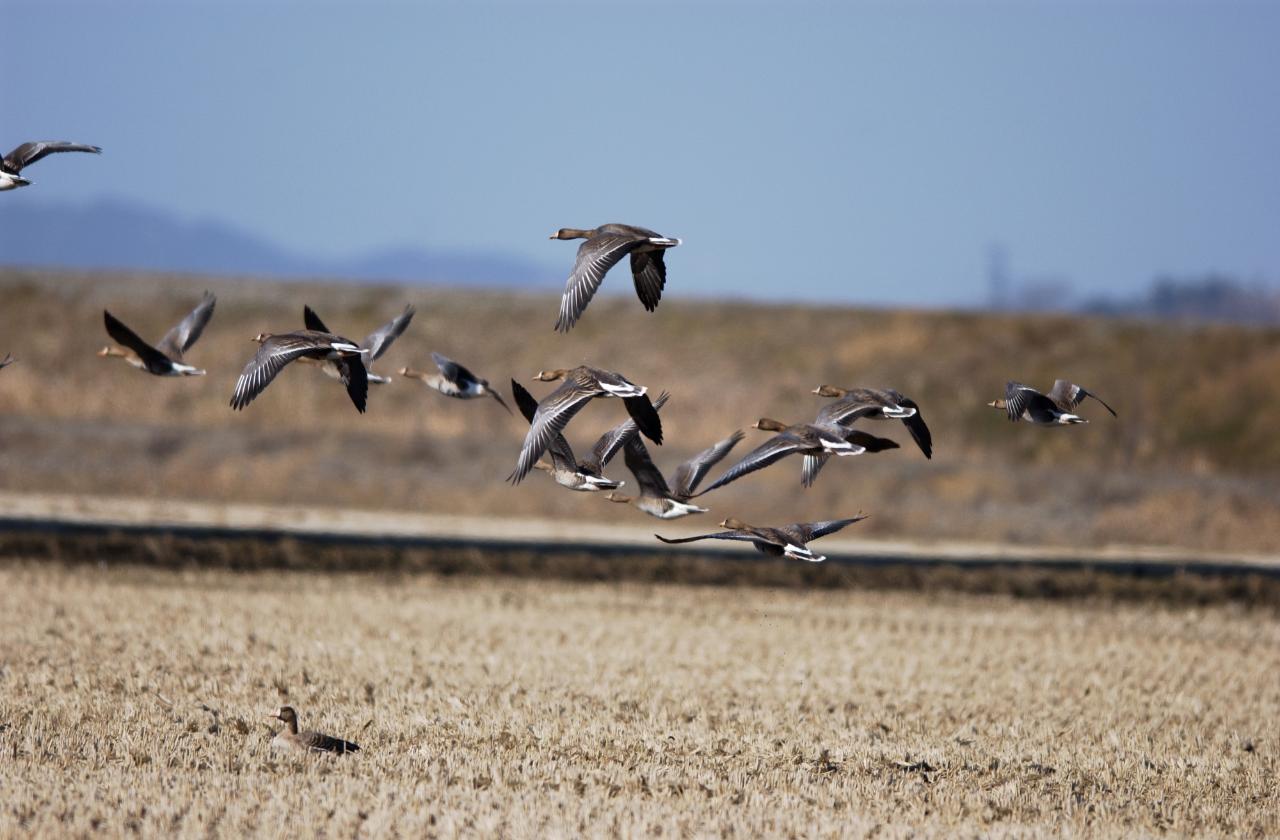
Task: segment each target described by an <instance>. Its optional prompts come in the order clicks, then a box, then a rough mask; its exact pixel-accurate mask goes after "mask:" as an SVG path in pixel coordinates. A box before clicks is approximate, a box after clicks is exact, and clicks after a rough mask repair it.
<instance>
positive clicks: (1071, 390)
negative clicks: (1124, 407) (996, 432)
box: [987, 379, 1117, 426]
mask: <svg viewBox="0 0 1280 840" xmlns="http://www.w3.org/2000/svg"><path fill="white" fill-rule="evenodd" d="M1085 397H1093V398H1094V399H1095V400H1097V401H1098V402H1100V403H1102V406H1103V408H1105V409H1106V410H1107V411H1110V412H1111V416H1112V417H1116V416H1117V415H1116V411H1115V409H1114V408H1112V407H1111V406H1109V405H1107V404H1106V403H1105V402H1103V401H1102V399H1101V398H1100V397H1099V396H1098V395H1097V394H1094V393H1091V392H1090V391H1086V390H1085V389H1084V388H1081V387H1080V386H1079V385H1076V384H1074V383H1071V382H1068V381H1067V380H1065V379H1059V380H1056V381H1055V382H1054V383H1053V387H1052V388H1050V389H1049V393H1048V394H1042V393H1040V392H1039V391H1037V390H1036V389H1034V388H1031V387H1029V386H1027V385H1023V384H1022V383H1021V382H1013V381H1010V382H1008V383H1006V384H1005V386H1004V399H1002V400H995V401H993V402H989V403H987V405H989V406H991V407H992V408H999V409H1003V410H1004V411H1005V413H1007V414H1008V415H1009V419H1010V420H1011V421H1013V422H1015V423H1016V422H1018V421H1019V420H1026V421H1027V422H1029V423H1033V424H1035V425H1037V426H1070V425H1072V424H1075V423H1088V422H1089V421H1088V420H1086V419H1085V418H1083V417H1081V416H1079V415H1077V414H1073V413H1072V412H1073V411H1075V408H1076V406H1078V405H1080V403H1081V402H1082V401H1083V400H1084V398H1085Z"/></svg>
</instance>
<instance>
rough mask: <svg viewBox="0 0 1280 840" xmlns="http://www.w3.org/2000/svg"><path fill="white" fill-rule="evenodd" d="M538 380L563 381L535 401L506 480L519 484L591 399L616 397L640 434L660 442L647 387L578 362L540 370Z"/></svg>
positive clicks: (658, 422) (656, 414) (659, 426)
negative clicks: (521, 443)
mask: <svg viewBox="0 0 1280 840" xmlns="http://www.w3.org/2000/svg"><path fill="white" fill-rule="evenodd" d="M534 379H535V380H537V381H539V382H555V381H557V380H560V379H563V380H564V382H563V383H562V384H561V385H560V387H559V388H556V389H555V390H554V391H552V392H551V393H550V394H548V395H547V396H546V397H544V398H543V400H542V402H540V403H538V408H537V411H536V412H535V414H534V418H533V420H532V421H531V425H530V427H529V433H528V435H526V436H525V439H524V446H523V447H522V448H521V450H520V457H519V459H518V460H517V461H516V468H515V470H513V471H512V473H511V475H510V476H508V478H507V480H508V481H510V482H511V483H512V484H519V483H520V481H521V480H522V479H523V478H524V477H525V476H526V475H528V474H529V470H531V469H533V465H534V464H536V463H537V462H538V459H539V458H541V457H542V453H543V452H545V451H547V446H549V445H550V443H551V439H552V438H553V437H554V436H555V435H558V434H561V433H563V432H564V428H565V426H567V425H568V424H569V421H570V420H571V419H573V416H574V415H575V414H577V413H578V412H579V411H581V410H582V407H583V406H585V405H586V404H587V403H588V402H589V401H590V400H592V399H595V398H597V397H599V398H607V397H618V398H620V399H621V400H622V402H623V403H624V404H625V405H626V407H627V413H628V414H630V415H631V417H632V419H633V420H635V421H636V427H637V428H638V429H639V430H640V433H641V434H643V435H644V436H645V437H647V438H649V439H650V440H652V441H653V442H654V443H657V444H661V443H662V420H661V419H659V417H658V412H657V410H655V409H654V407H653V403H652V402H650V401H649V398H648V397H647V396H645V392H646V391H647V390H648V389H647V388H645V387H643V386H640V385H636V384H634V383H632V382H631V381H629V380H628V379H627V378H626V377H624V376H622V375H621V374H618V373H613V372H612V371H607V370H600V369H599V368H593V367H588V366H587V365H579V366H578V367H576V368H573V369H571V370H570V369H566V368H557V369H556V370H544V371H539V372H538V375H537V376H535V377H534Z"/></svg>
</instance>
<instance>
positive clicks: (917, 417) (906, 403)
mask: <svg viewBox="0 0 1280 840" xmlns="http://www.w3.org/2000/svg"><path fill="white" fill-rule="evenodd" d="M898 405H900V406H902V407H903V408H914V409H915V410H916V413H915V414H913V415H911V416H910V417H904V418H903V419H902V425H904V426H906V427H907V431H909V432H911V439H912V440H914V441H915V442H916V446H918V447H920V451H921V452H923V453H924V457H926V458H930V459H932V458H933V434H932V433H931V432H930V431H929V427H928V426H926V425H925V422H924V417H923V415H921V414H920V406H919V405H917V404H916V401H915V400H913V399H908V398H907V397H902V398H900V399H899V400H898Z"/></svg>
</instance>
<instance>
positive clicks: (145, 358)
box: [98, 292, 217, 376]
mask: <svg viewBox="0 0 1280 840" xmlns="http://www.w3.org/2000/svg"><path fill="white" fill-rule="evenodd" d="M216 304H217V298H215V297H214V296H213V295H212V294H210V293H209V292H205V293H204V297H203V298H202V299H201V300H200V303H199V304H197V305H196V308H195V309H193V310H191V312H190V314H188V315H187V317H185V318H183V319H182V321H181V322H179V323H178V325H177V326H175V327H174V328H173V329H171V330H169V331H168V332H167V333H165V334H164V338H162V339H160V341H159V343H158V344H156V346H154V347H152V346H151V345H150V344H148V343H147V342H145V341H143V340H142V339H141V338H139V337H138V334H137V333H135V332H134V331H133V330H131V329H129V328H128V327H127V326H125V325H124V323H123V322H122V321H120V320H119V319H118V318H116V317H115V316H114V315H112V314H111V313H110V312H108V311H107V310H105V309H104V310H103V311H102V320H103V323H104V324H105V325H106V328H107V335H109V336H111V337H112V338H113V339H115V340H116V341H117V342H119V343H120V344H123V345H124V347H123V348H121V347H116V346H114V345H107V346H106V347H103V348H102V349H101V350H99V351H98V355H99V356H102V357H103V358H108V357H111V356H114V357H116V358H120V359H124V360H125V361H126V362H128V363H129V364H131V365H133V366H134V367H136V368H138V369H139V370H145V371H146V372H147V373H150V374H154V375H156V376H204V373H205V372H204V371H203V370H201V369H199V368H197V367H193V366H191V365H188V364H185V363H183V361H182V357H183V355H184V354H185V353H186V352H187V351H188V350H190V349H191V346H192V345H193V344H195V343H196V341H197V340H198V339H199V338H200V334H201V333H203V332H204V328H205V325H206V324H208V323H209V319H210V318H212V317H213V307H214V306H215V305H216Z"/></svg>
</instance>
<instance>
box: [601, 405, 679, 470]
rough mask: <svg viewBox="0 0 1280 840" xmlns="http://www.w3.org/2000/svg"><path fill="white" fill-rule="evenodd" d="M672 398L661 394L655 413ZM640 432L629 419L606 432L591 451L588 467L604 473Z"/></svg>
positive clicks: (634, 422)
mask: <svg viewBox="0 0 1280 840" xmlns="http://www.w3.org/2000/svg"><path fill="white" fill-rule="evenodd" d="M670 398H671V395H670V394H668V393H667V392H666V391H663V392H662V393H661V394H659V395H658V399H656V400H655V401H654V403H653V409H654V411H658V410H660V409H661V408H662V407H663V406H664V405H666V404H667V400H668V399H670ZM638 431H639V427H638V426H637V425H636V421H635V418H633V417H628V418H627V419H626V420H623V421H622V422H621V423H619V424H618V425H616V426H614V427H613V428H612V429H610V430H609V431H607V432H605V433H604V434H603V435H601V436H600V439H599V440H598V441H596V445H595V447H594V448H593V449H592V450H591V459H590V460H589V461H588V466H591V467H594V468H595V469H596V471H597V472H599V471H603V470H604V468H605V465H606V464H608V463H609V461H611V460H612V459H613V456H614V455H617V454H618V450H619V449H621V448H622V447H624V446H626V445H627V444H628V443H629V442H630V441H631V440H632V439H633V438H635V437H636V433H637V432H638Z"/></svg>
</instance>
